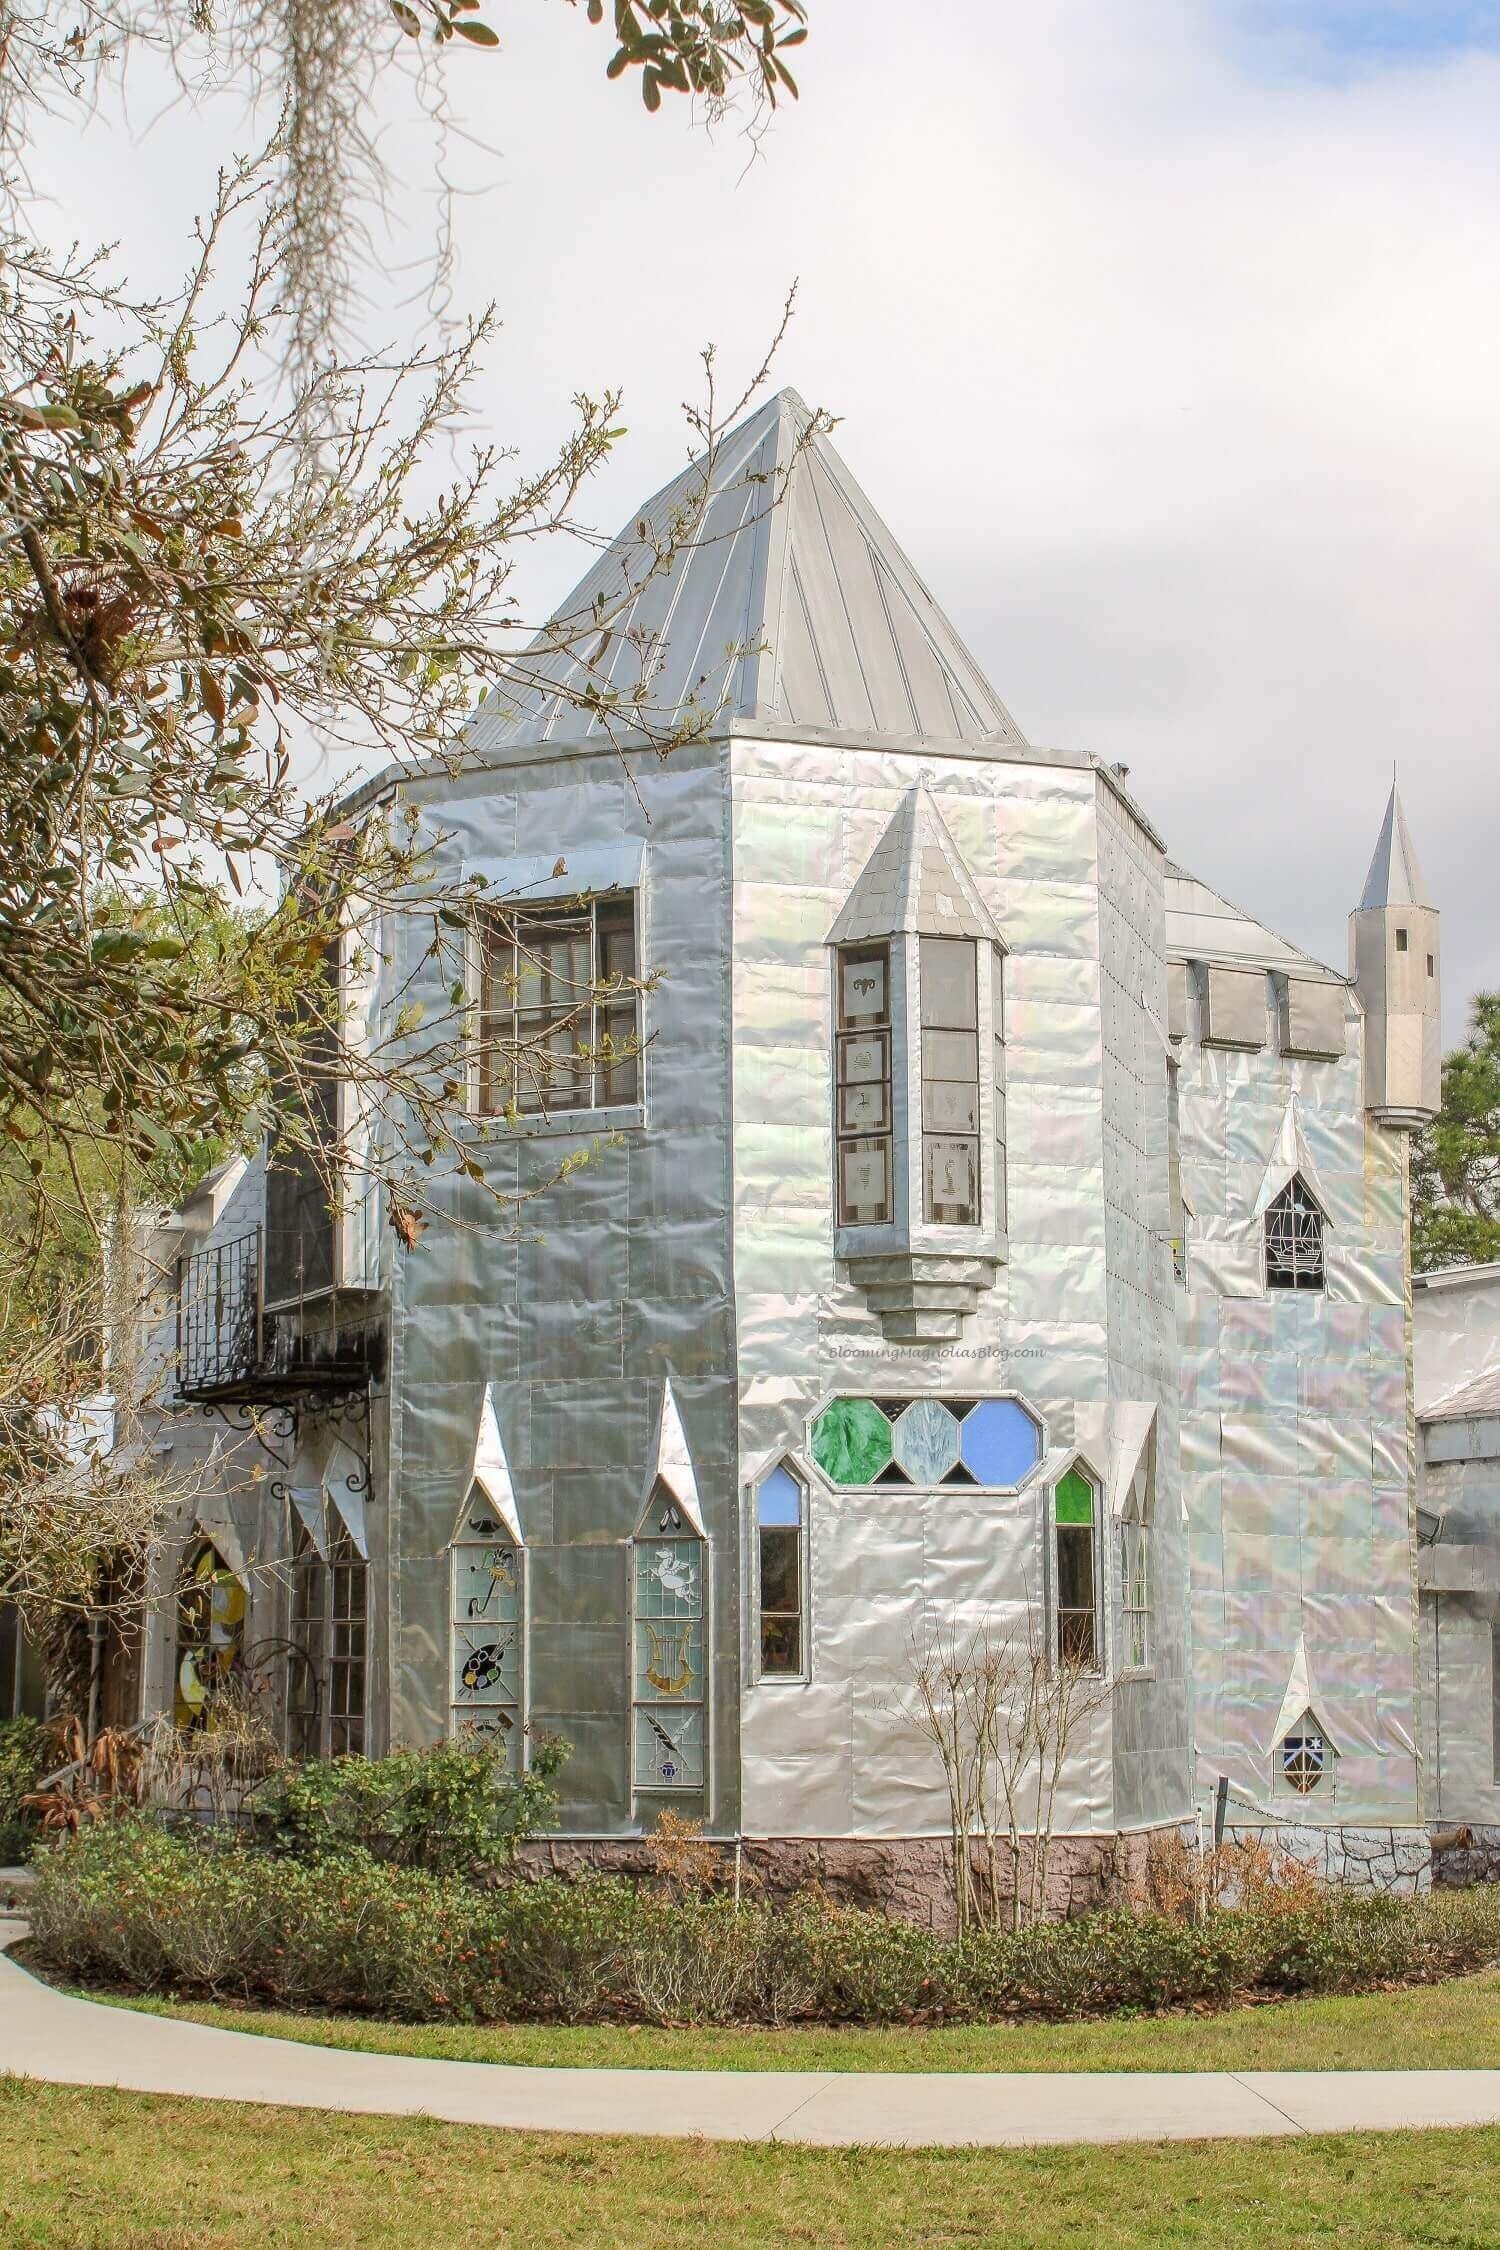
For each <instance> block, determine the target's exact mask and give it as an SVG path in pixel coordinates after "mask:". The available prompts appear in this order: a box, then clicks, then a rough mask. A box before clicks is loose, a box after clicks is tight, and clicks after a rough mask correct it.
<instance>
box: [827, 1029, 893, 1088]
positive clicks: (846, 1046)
mask: <svg viewBox="0 0 1500 2250" xmlns="http://www.w3.org/2000/svg"><path fill="white" fill-rule="evenodd" d="M885 1075H886V1037H885V1033H884V1032H880V1033H878V1034H877V1035H876V1036H875V1037H873V1038H869V1039H841V1040H840V1041H839V1080H840V1083H841V1084H843V1085H845V1086H868V1085H872V1084H875V1085H878V1084H879V1083H880V1081H881V1080H882V1079H883V1078H884V1077H885Z"/></svg>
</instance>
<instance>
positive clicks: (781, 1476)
mask: <svg viewBox="0 0 1500 2250" xmlns="http://www.w3.org/2000/svg"><path fill="white" fill-rule="evenodd" d="M758 1507H759V1516H760V1524H761V1528H762V1530H766V1531H770V1530H775V1529H777V1528H779V1527H780V1526H783V1525H787V1524H790V1525H791V1526H793V1528H795V1527H796V1525H798V1524H799V1523H801V1521H802V1487H801V1485H800V1484H798V1482H797V1479H796V1478H795V1477H794V1476H793V1475H792V1473H791V1471H790V1470H789V1469H783V1468H782V1467H780V1465H779V1464H778V1466H777V1467H776V1468H774V1469H773V1470H772V1471H771V1474H770V1475H769V1476H768V1477H767V1478H766V1479H765V1481H764V1482H763V1483H762V1485H761V1488H760V1494H759V1501H758Z"/></svg>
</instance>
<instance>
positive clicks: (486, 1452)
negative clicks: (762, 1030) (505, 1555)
mask: <svg viewBox="0 0 1500 2250" xmlns="http://www.w3.org/2000/svg"><path fill="white" fill-rule="evenodd" d="M476 1488H477V1489H478V1490H479V1491H480V1492H482V1493H483V1494H484V1497H485V1499H486V1500H488V1502H489V1504H490V1506H491V1507H492V1508H493V1509H494V1511H495V1514H496V1515H497V1516H498V1517H499V1519H500V1521H501V1523H502V1524H503V1525H504V1527H505V1529H506V1530H507V1531H508V1532H509V1533H510V1535H511V1537H512V1539H514V1541H515V1542H516V1545H517V1546H518V1547H519V1546H522V1545H523V1544H524V1541H523V1540H522V1537H521V1511H520V1509H519V1508H518V1507H517V1505H516V1488H515V1484H514V1481H513V1480H512V1477H511V1473H510V1463H509V1461H507V1460H506V1458H505V1446H504V1444H503V1442H502V1440H501V1436H500V1417H499V1415H498V1413H497V1412H496V1411H495V1386H494V1384H493V1383H486V1384H485V1386H484V1404H483V1406H482V1407H481V1408H480V1410H479V1435H478V1437H477V1439H476V1440H475V1444H474V1466H473V1468H472V1469H471V1470H470V1471H469V1492H468V1493H466V1494H465V1496H464V1511H467V1509H468V1505H469V1495H470V1494H472V1493H473V1492H474V1491H475V1489H476ZM463 1523H464V1514H463V1512H461V1513H460V1515H459V1530H460V1533H462V1530H463Z"/></svg>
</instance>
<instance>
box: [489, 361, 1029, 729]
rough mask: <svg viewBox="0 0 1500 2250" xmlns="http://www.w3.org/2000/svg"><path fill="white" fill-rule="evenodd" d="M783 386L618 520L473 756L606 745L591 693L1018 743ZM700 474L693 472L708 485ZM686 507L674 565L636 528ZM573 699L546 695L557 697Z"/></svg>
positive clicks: (528, 657) (516, 673) (662, 713)
mask: <svg viewBox="0 0 1500 2250" xmlns="http://www.w3.org/2000/svg"><path fill="white" fill-rule="evenodd" d="M812 420H813V416H812V413H811V410H810V409H809V407H808V406H807V404H806V402H805V401H804V400H803V398H802V397H801V394H800V393H799V392H797V391H795V390H792V389H790V388H787V389H785V390H780V391H777V392H776V393H775V394H774V395H773V396H772V397H770V398H768V399H766V400H764V401H763V402H762V403H761V404H760V405H759V406H757V407H755V408H754V409H752V411H751V412H750V413H749V414H747V415H746V416H745V418H744V419H743V421H741V422H739V423H738V424H737V425H736V427H735V428H734V429H732V430H730V431H729V432H728V433H727V434H726V435H725V436H724V437H722V438H720V439H719V440H718V441H717V444H716V446H715V448H714V452H713V455H712V458H711V459H710V458H709V457H707V456H700V457H699V458H698V459H697V460H695V461H693V462H692V463H690V465H689V466H688V467H687V468H686V469H684V470H683V471H682V472H681V474H680V475H679V476H677V477H675V478H673V480H672V481H671V483H669V484H667V485H664V486H663V488H662V490H661V491H660V492H658V493H656V494H654V495H653V497H652V498H651V499H649V500H647V501H646V502H645V503H644V504H643V505H642V506H641V507H639V508H637V509H636V510H635V511H634V513H633V514H632V516H631V519H630V521H629V523H628V524H627V525H626V526H625V528H624V529H623V530H622V531H621V533H620V534H619V536H618V538H616V539H615V540H614V541H613V542H612V544H611V545H610V546H609V548H608V549H607V550H606V551H605V553H604V554H603V555H602V556H601V557H600V558H599V560H598V562H597V563H596V564H595V565H594V567H593V569H592V570H591V571H590V572H589V573H588V575H587V577H585V578H584V579H583V580H582V581H581V582H580V583H579V584H578V585H577V586H576V587H575V588H574V589H573V591H572V593H571V594H569V596H568V597H567V599H566V601H564V602H563V603H562V605H561V606H560V608H559V609H558V610H557V611H556V612H555V614H554V617H553V619H552V622H551V624H550V625H549V626H547V627H544V628H543V630H542V632H541V633H540V634H539V635H538V636H537V638H536V640H535V641H534V642H533V643H532V646H531V648H530V649H529V650H527V651H526V652H525V654H523V655H520V656H517V657H515V658H513V659H511V660H510V663H509V665H508V667H507V669H508V673H509V681H508V684H507V686H506V687H504V688H497V689H496V690H495V691H494V693H493V694H491V695H490V696H489V697H488V698H487V700H486V701H485V703H484V704H483V705H482V706H481V708H480V710H479V711H478V712H477V713H476V715H475V717H474V719H473V720H472V722H471V726H470V738H471V741H472V742H473V745H474V747H475V748H476V749H479V750H481V751H496V750H504V749H507V748H511V747H515V748H518V749H523V748H529V747H531V746H534V745H537V744H540V743H544V742H559V743H561V742H570V743H571V742H583V741H590V740H594V739H600V740H603V739H606V738H607V723H606V720H605V719H602V718H601V717H600V716H599V715H597V714H596V713H594V712H592V711H589V710H587V709H585V708H583V707H582V699H583V697H584V696H585V694H586V693H588V692H592V693H594V694H595V695H599V696H613V697H615V698H617V699H618V707H617V709H616V712H615V717H614V724H615V725H616V726H617V727H618V726H621V725H624V726H626V727H628V724H629V706H628V699H629V697H630V696H631V694H632V693H633V692H635V690H636V689H637V688H638V686H639V683H640V682H641V679H642V677H643V674H645V675H649V687H648V691H647V703H648V707H649V710H650V712H651V714H652V715H653V718H655V719H657V720H661V719H663V718H665V717H667V716H678V715H680V714H682V713H683V712H684V711H692V710H694V709H696V710H701V711H702V712H703V713H705V714H706V715H709V714H714V715H716V716H717V720H718V723H719V724H721V725H722V726H723V727H724V728H725V729H726V730H727V728H728V727H729V726H731V725H732V724H733V722H734V720H736V719H741V720H746V721H755V722H758V723H759V724H761V725H770V726H772V727H774V726H775V724H776V723H777V722H778V721H779V722H781V723H782V724H784V725H786V726H794V727H798V728H804V727H805V728H813V729H820V730H826V731H828V732H830V733H841V734H843V733H847V734H877V735H880V734H889V735H899V736H902V737H905V738H910V737H912V736H916V737H918V738H919V739H928V740H932V741H942V742H964V743H968V744H973V745H978V744H981V743H1003V744H1005V745H1007V746H1008V747H1013V748H1016V747H1018V748H1024V738H1023V736H1022V734H1021V731H1020V729H1019V728H1018V727H1017V725H1016V723H1015V721H1014V719H1012V718H1011V716H1010V713H1009V712H1008V711H1007V710H1006V708H1005V706H1004V704H1003V703H1002V702H1001V701H1000V698H999V697H998V696H997V695H996V693H995V691H994V689H993V688H992V687H991V686H990V684H989V682H988V680H986V678H985V676H984V674H983V672H982V671H981V670H980V668H979V666H978V665H977V664H976V662H975V661H974V658H973V657H972V656H971V655H970V654H969V651H968V650H967V649H966V648H965V646H964V644H963V642H962V641H961V640H960V639H959V636H958V634H957V633H956V632H955V631H954V628H953V626H952V625H951V624H950V623H949V621H948V619H947V618H946V617H945V616H944V615H943V613H942V611H941V610H940V609H939V608H938V606H937V604H936V602H934V600H933V598H932V596H931V594H929V592H928V591H927V588H926V586H925V585H924V584H923V582H922V580H921V578H920V577H919V576H918V574H917V572H916V570H915V569H914V568H913V566H912V564H911V562H910V561H909V560H908V558H907V556H906V555H905V553H904V552H903V550H902V549H901V548H900V546H898V544H897V542H896V540H895V539H894V538H893V536H892V534H891V533H890V531H889V530H888V529H887V527H886V526H885V524H884V523H883V522H882V521H881V519H880V517H879V516H878V515H877V514H876V513H875V510H874V508H873V507H872V506H871V505H870V502H869V500H868V499H867V498H866V497H865V494H864V493H863V492H862V491H861V489H860V487H859V485H858V484H857V483H856V481H855V479H854V477H853V476H852V475H851V474H850V472H849V470H848V468H847V467H846V466H845V464H844V462H843V461H842V460H841V459H840V458H839V456H838V454H837V453H836V452H835V451H834V449H833V447H832V445H831V444H830V443H829V440H828V436H827V433H826V431H825V430H823V429H821V428H820V429H818V430H816V432H810V429H809V425H810V424H811V422H812ZM705 480H706V484H705ZM683 510H689V511H692V512H693V514H694V516H695V518H696V520H695V523H694V529H693V531H692V533H691V536H689V537H688V538H686V539H685V541H684V543H683V544H682V546H681V547H680V549H679V551H678V552H677V553H676V554H675V556H674V557H673V560H672V563H671V566H670V568H662V567H659V566H658V565H657V564H656V562H655V547H654V543H653V541H652V540H651V539H649V538H648V539H646V540H642V538H641V536H640V525H641V523H642V522H643V521H644V522H646V523H648V524H649V525H651V526H652V527H654V529H655V532H656V535H657V537H661V536H662V535H663V534H666V533H669V531H670V527H671V524H672V521H673V518H674V516H676V515H678V513H679V512H680V511H683ZM560 690H561V691H566V692H559V691H560Z"/></svg>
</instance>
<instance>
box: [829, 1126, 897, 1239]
mask: <svg viewBox="0 0 1500 2250" xmlns="http://www.w3.org/2000/svg"><path fill="white" fill-rule="evenodd" d="M890 1216H891V1169H890V1143H889V1142H888V1141H841V1142H840V1143H839V1224H840V1226H846V1227H873V1226H883V1225H884V1224H885V1223H886V1222H887V1221H888V1220H889V1218H890Z"/></svg>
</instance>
